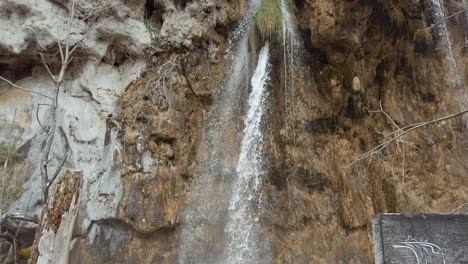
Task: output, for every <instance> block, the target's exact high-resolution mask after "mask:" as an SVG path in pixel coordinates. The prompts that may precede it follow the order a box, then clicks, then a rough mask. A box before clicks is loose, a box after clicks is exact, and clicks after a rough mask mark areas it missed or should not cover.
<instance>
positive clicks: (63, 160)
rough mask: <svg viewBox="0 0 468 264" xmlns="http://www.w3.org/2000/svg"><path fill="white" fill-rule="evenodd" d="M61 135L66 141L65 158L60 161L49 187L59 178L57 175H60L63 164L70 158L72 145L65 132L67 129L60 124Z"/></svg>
mask: <svg viewBox="0 0 468 264" xmlns="http://www.w3.org/2000/svg"><path fill="white" fill-rule="evenodd" d="M58 131H59V133H60V135H61V136H62V138H63V140H64V141H65V153H64V154H63V158H62V161H61V162H60V165H59V166H58V167H57V170H56V171H55V173H54V175H53V176H52V178H51V179H50V180H49V183H48V185H47V186H48V187H50V186H51V185H52V184H53V183H54V181H55V179H57V176H58V175H59V173H60V171H61V170H62V168H63V166H64V165H65V162H66V161H67V158H68V152H69V150H70V145H69V143H68V138H67V135H66V134H65V131H63V128H62V127H61V126H59V129H58Z"/></svg>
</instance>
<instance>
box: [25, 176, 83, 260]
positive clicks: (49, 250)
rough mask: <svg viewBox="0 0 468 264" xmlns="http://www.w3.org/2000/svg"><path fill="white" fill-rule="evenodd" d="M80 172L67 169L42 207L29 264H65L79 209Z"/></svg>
mask: <svg viewBox="0 0 468 264" xmlns="http://www.w3.org/2000/svg"><path fill="white" fill-rule="evenodd" d="M81 178H82V175H81V172H74V171H70V170H67V171H65V172H64V174H63V175H62V176H61V177H60V180H59V181H58V182H57V184H56V186H55V189H54V192H53V193H52V194H51V195H52V196H51V197H49V199H48V200H49V201H48V203H47V204H46V205H44V209H43V214H42V219H41V223H40V225H39V227H38V229H37V232H36V239H35V240H34V245H33V249H32V250H33V253H32V256H31V259H30V261H29V263H30V264H36V263H37V264H58V263H60V264H67V263H68V256H69V251H70V242H71V237H72V233H73V227H74V225H75V220H76V217H77V215H78V211H79V206H80V189H81Z"/></svg>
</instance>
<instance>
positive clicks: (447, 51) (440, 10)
mask: <svg viewBox="0 0 468 264" xmlns="http://www.w3.org/2000/svg"><path fill="white" fill-rule="evenodd" d="M429 3H430V12H431V13H432V15H433V17H434V22H433V23H434V24H435V32H436V34H437V35H438V36H439V38H440V39H441V40H442V50H441V52H442V55H443V56H444V57H445V64H446V65H447V68H448V73H447V78H448V81H449V82H450V83H451V85H452V86H453V88H456V89H458V88H460V77H459V74H458V68H457V61H456V60H455V53H454V49H453V43H452V38H451V36H450V32H449V29H448V26H447V20H446V19H445V12H444V6H443V4H442V3H441V0H430V1H429Z"/></svg>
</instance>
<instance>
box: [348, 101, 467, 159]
mask: <svg viewBox="0 0 468 264" xmlns="http://www.w3.org/2000/svg"><path fill="white" fill-rule="evenodd" d="M466 113H468V109H465V110H463V111H461V112H458V113H455V114H452V115H448V116H445V117H441V118H438V119H435V120H431V121H426V122H419V123H416V124H412V125H409V126H406V127H405V128H403V129H401V133H397V132H398V131H396V132H393V133H392V134H395V133H397V135H396V136H394V137H392V138H390V139H388V140H387V141H385V142H383V143H381V144H379V145H377V146H376V147H374V148H373V149H371V150H370V151H368V152H366V153H364V154H363V155H361V156H360V157H359V158H358V159H357V160H355V161H354V162H353V163H351V164H350V165H349V166H352V165H353V164H355V163H356V162H358V161H361V160H363V159H366V158H368V157H369V156H371V157H372V156H373V155H374V154H377V153H379V152H380V151H382V150H383V149H385V148H386V147H387V146H388V145H390V144H391V143H392V142H394V141H395V140H398V139H399V138H401V137H402V136H403V135H406V134H408V133H409V132H411V131H414V130H416V129H418V128H421V127H425V126H429V125H432V124H435V123H439V122H442V121H445V120H448V119H452V118H455V117H458V116H462V115H464V114H466ZM406 128H407V129H406Z"/></svg>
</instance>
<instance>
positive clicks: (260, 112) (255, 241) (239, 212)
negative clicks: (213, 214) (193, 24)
mask: <svg viewBox="0 0 468 264" xmlns="http://www.w3.org/2000/svg"><path fill="white" fill-rule="evenodd" d="M269 71H270V65H269V45H268V43H266V44H265V46H264V47H263V48H262V49H261V50H260V54H259V57H258V63H257V68H256V70H255V73H254V75H253V77H252V81H251V85H252V91H251V92H250V95H249V101H248V111H247V117H246V119H245V128H244V131H243V134H244V136H243V139H242V143H241V152H240V156H239V162H238V164H237V168H236V172H237V178H236V180H235V182H234V185H233V192H232V198H231V201H230V202H229V221H228V223H227V226H226V236H227V240H228V246H227V248H226V251H227V252H226V255H227V256H226V257H227V260H226V262H225V263H232V264H235V263H271V259H270V258H269V256H268V252H269V249H268V243H265V242H262V239H261V238H260V237H259V229H260V223H259V216H260V215H259V212H261V209H262V208H261V207H262V202H261V197H259V195H260V192H259V191H258V190H259V188H260V186H261V184H262V178H263V176H264V175H263V174H264V170H263V151H262V149H263V136H262V130H261V121H262V117H263V116H264V114H265V109H266V98H267V96H266V93H267V90H266V88H267V84H268V80H269V76H268V74H269Z"/></svg>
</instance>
